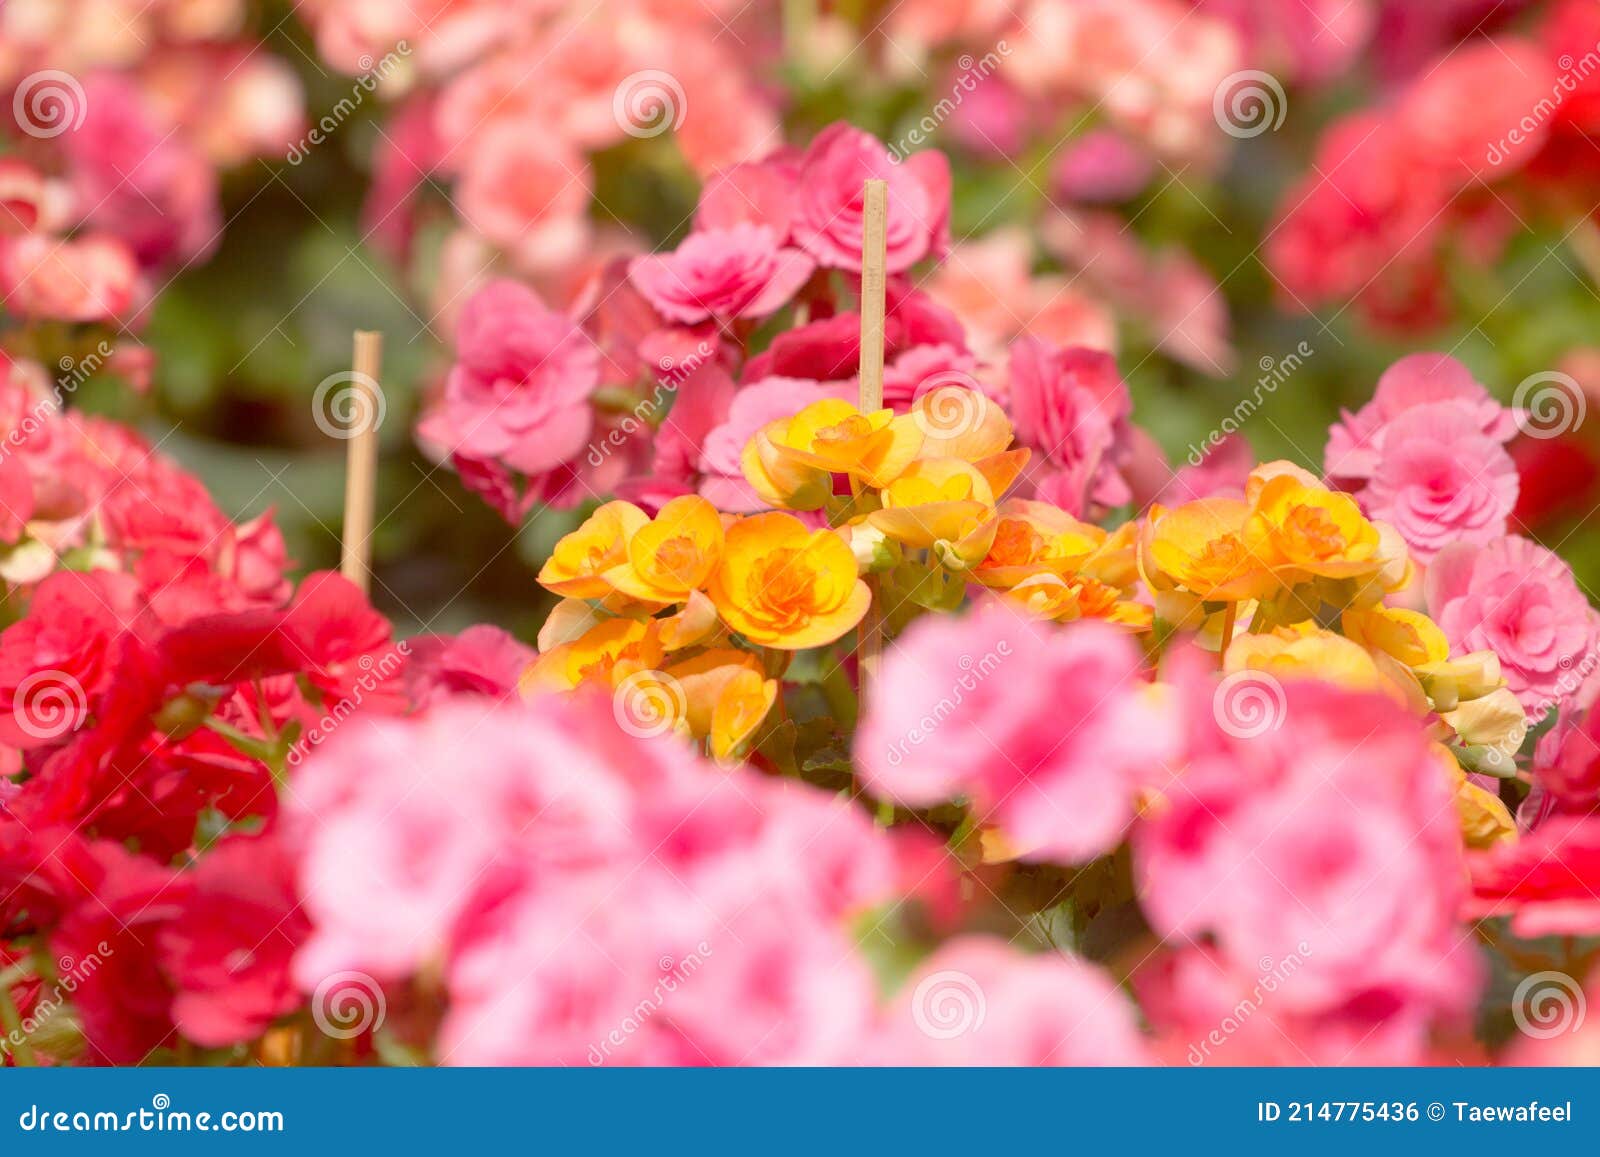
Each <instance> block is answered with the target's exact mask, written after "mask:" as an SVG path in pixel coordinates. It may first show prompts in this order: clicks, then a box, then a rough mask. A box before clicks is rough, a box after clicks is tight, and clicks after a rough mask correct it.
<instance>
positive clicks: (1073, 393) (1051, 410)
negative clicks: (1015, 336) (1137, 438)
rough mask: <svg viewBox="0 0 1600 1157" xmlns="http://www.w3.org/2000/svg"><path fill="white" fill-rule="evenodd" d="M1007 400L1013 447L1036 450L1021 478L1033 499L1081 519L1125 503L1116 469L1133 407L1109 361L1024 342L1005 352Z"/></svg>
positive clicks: (1124, 454) (1114, 365) (1124, 452)
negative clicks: (1008, 356) (1013, 429)
mask: <svg viewBox="0 0 1600 1157" xmlns="http://www.w3.org/2000/svg"><path fill="white" fill-rule="evenodd" d="M1008 392H1009V398H1010V403H1011V416H1012V420H1013V421H1014V423H1015V425H1016V434H1017V442H1018V444H1020V445H1023V446H1029V447H1032V448H1033V450H1034V456H1033V458H1032V459H1030V460H1029V463H1028V468H1027V470H1026V472H1025V474H1024V477H1025V478H1026V479H1027V480H1029V481H1031V482H1032V483H1033V485H1034V488H1035V492H1036V496H1037V497H1039V498H1040V499H1042V500H1044V501H1046V502H1051V503H1054V504H1055V505H1057V506H1059V507H1061V508H1062V509H1063V510H1065V511H1067V513H1069V514H1071V515H1073V516H1074V517H1079V518H1083V517H1089V516H1091V515H1092V514H1093V513H1094V512H1096V511H1099V510H1106V509H1110V508H1112V507H1116V506H1121V505H1122V504H1123V503H1125V502H1127V501H1128V499H1129V498H1130V497H1131V493H1130V491H1129V489H1128V485H1127V482H1126V481H1125V480H1124V479H1123V477H1122V474H1121V472H1120V466H1121V465H1122V463H1123V462H1124V461H1125V460H1126V457H1127V452H1128V434H1127V431H1128V417H1129V415H1130V413H1131V412H1132V409H1133V400H1132V398H1131V397H1130V396H1129V394H1128V387H1127V384H1126V383H1125V382H1123V380H1122V375H1121V374H1119V373H1118V372H1117V363H1116V359H1115V358H1113V357H1112V356H1111V355H1110V354H1107V353H1103V352H1101V351H1099V350H1091V349H1085V348H1083V347H1076V348H1072V349H1064V350H1063V349H1054V348H1052V347H1050V346H1049V345H1046V344H1045V343H1044V342H1041V341H1038V340H1036V339H1033V338H1024V339H1022V340H1020V341H1017V342H1015V343H1013V345H1012V347H1011V371H1010V384H1009V391H1008Z"/></svg>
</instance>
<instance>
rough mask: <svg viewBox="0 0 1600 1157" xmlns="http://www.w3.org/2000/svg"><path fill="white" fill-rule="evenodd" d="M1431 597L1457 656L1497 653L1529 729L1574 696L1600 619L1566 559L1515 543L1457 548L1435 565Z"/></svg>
mask: <svg viewBox="0 0 1600 1157" xmlns="http://www.w3.org/2000/svg"><path fill="white" fill-rule="evenodd" d="M1426 589H1427V599H1428V613H1429V615H1431V616H1432V618H1433V620H1434V621H1435V622H1436V623H1438V624H1439V626H1440V627H1442V628H1443V629H1444V633H1445V634H1446V635H1447V636H1448V637H1449V639H1450V645H1451V648H1452V650H1454V651H1455V652H1457V653H1464V652H1471V651H1492V652H1493V653H1494V654H1495V655H1496V656H1497V657H1498V659H1499V661H1500V669H1501V670H1502V671H1503V672H1504V674H1505V679H1506V685H1507V686H1509V687H1510V688H1511V690H1512V691H1513V692H1515V693H1516V696H1517V699H1518V700H1519V701H1520V702H1521V703H1522V706H1523V707H1524V708H1525V709H1526V710H1527V712H1528V717H1529V721H1530V723H1534V722H1537V721H1538V720H1540V719H1542V718H1543V717H1544V716H1545V715H1547V714H1548V713H1549V712H1550V711H1551V710H1552V709H1554V708H1557V707H1560V706H1561V705H1562V704H1564V703H1567V702H1569V701H1571V700H1572V699H1573V698H1574V697H1575V696H1576V694H1577V692H1578V690H1579V689H1580V687H1581V685H1582V680H1583V672H1585V671H1587V670H1589V669H1590V668H1591V667H1592V666H1593V657H1594V653H1595V649H1596V647H1597V646H1600V615H1597V614H1596V612H1595V610H1594V608H1593V607H1591V606H1590V605H1589V600H1588V599H1587V598H1585V597H1584V594H1583V592H1582V591H1581V590H1580V589H1579V588H1578V584H1577V582H1576V581H1575V580H1574V579H1573V577H1572V568H1571V567H1569V566H1568V565H1567V564H1566V563H1565V562H1563V561H1562V560H1561V559H1560V558H1558V557H1556V556H1555V555H1554V554H1552V553H1551V552H1550V551H1548V550H1546V549H1545V548H1544V547H1542V546H1539V545H1538V544H1537V543H1534V542H1530V541H1529V540H1528V539H1525V538H1520V537H1518V536H1516V535H1509V536H1507V537H1504V538H1496V539H1493V540H1491V541H1489V542H1487V543H1483V544H1473V543H1459V544H1457V545H1454V546H1447V547H1445V548H1444V550H1442V551H1441V552H1440V553H1439V555H1438V557H1437V558H1435V559H1434V561H1433V565H1432V566H1430V567H1429V568H1428V574H1427V586H1426Z"/></svg>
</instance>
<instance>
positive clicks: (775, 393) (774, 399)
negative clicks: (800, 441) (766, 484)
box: [699, 378, 855, 514]
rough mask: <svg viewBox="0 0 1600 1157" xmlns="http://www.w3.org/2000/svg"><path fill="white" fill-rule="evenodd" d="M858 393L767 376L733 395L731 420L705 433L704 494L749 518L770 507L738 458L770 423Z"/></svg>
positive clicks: (831, 384)
mask: <svg viewBox="0 0 1600 1157" xmlns="http://www.w3.org/2000/svg"><path fill="white" fill-rule="evenodd" d="M854 393H855V390H854V388H853V387H852V386H850V385H849V384H848V383H839V382H812V381H806V380H804V379H801V378H764V379H762V380H761V381H759V382H754V383H752V384H750V385H748V386H744V387H742V388H741V389H740V390H739V392H738V393H736V394H734V396H733V402H732V404H731V405H730V406H729V407H728V413H727V417H726V418H725V419H724V420H723V421H722V422H721V423H719V424H718V425H716V426H714V427H713V428H712V429H711V430H710V432H709V433H707V434H706V437H705V441H704V443H703V444H702V449H701V453H700V463H699V466H700V472H701V480H700V494H701V496H702V497H704V498H705V499H706V500H707V501H709V502H710V503H711V504H712V505H713V506H715V507H716V508H717V509H718V510H726V511H728V512H729V513H731V514H749V513H752V512H754V511H757V510H765V509H766V503H764V502H763V501H762V500H761V498H760V497H759V496H758V495H757V494H756V492H755V491H754V490H752V489H751V488H750V483H748V482H747V481H745V477H744V471H743V470H742V469H741V468H740V465H739V456H740V455H741V454H742V453H743V452H744V448H745V446H746V445H747V444H748V443H749V441H750V439H751V438H752V437H754V436H755V432H756V431H757V430H759V429H761V427H763V426H765V425H766V424H767V423H768V422H776V421H777V420H778V419H779V418H792V417H793V416H794V415H796V414H798V413H799V412H800V411H801V410H803V409H805V408H806V407H807V406H809V405H810V404H811V403H812V402H820V401H822V400H823V399H824V398H841V399H846V400H848V399H849V398H851V397H852V396H853V395H854Z"/></svg>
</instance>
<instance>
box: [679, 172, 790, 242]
mask: <svg viewBox="0 0 1600 1157" xmlns="http://www.w3.org/2000/svg"><path fill="white" fill-rule="evenodd" d="M799 178H800V155H799V153H795V152H791V151H789V150H783V151H781V152H779V153H777V154H774V155H773V156H770V157H768V158H766V159H765V160H762V161H751V162H748V163H746V164H742V165H734V166H733V167H732V168H728V169H720V170H718V171H717V172H715V173H713V174H712V175H711V176H710V177H708V178H707V179H706V183H705V187H704V188H702V189H701V190H700V204H699V206H698V207H697V208H696V209H695V214H694V227H695V228H696V229H731V228H732V227H733V226H735V225H763V226H765V227H767V228H768V229H771V230H772V232H773V235H774V237H775V238H776V239H777V241H778V242H779V243H780V244H782V243H786V242H787V241H788V240H789V236H790V229H791V225H792V223H793V221H794V208H795V201H796V197H797V193H796V184H797V182H798V181H799Z"/></svg>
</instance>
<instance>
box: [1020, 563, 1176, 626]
mask: <svg viewBox="0 0 1600 1157" xmlns="http://www.w3.org/2000/svg"><path fill="white" fill-rule="evenodd" d="M1002 597H1003V598H1005V599H1006V600H1008V601H1009V602H1014V603H1017V604H1018V605H1020V606H1021V607H1023V608H1024V609H1025V610H1026V611H1027V612H1028V613H1029V614H1031V615H1034V616H1036V617H1038V618H1042V619H1054V620H1056V621H1057V622H1060V623H1070V622H1073V621H1075V620H1077V619H1104V620H1105V621H1106V622H1109V623H1117V624H1119V625H1121V626H1125V627H1130V628H1132V629H1133V630H1136V631H1147V630H1149V629H1150V627H1151V626H1152V625H1153V623H1154V619H1155V609H1154V608H1153V607H1149V606H1145V605H1144V604H1143V603H1137V602H1133V601H1132V600H1129V599H1126V598H1124V597H1123V592H1122V591H1120V590H1118V589H1117V588H1116V587H1114V586H1111V585H1110V584H1108V583H1103V582H1101V581H1100V580H1099V579H1096V578H1091V577H1090V576H1088V575H1082V574H1079V575H1071V576H1069V577H1067V578H1061V577H1060V576H1058V575H1053V574H1036V575H1033V576H1032V577H1030V578H1025V579H1023V580H1022V581H1021V582H1019V583H1018V584H1017V585H1016V586H1014V587H1012V588H1011V589H1010V590H1008V591H1006V592H1005V593H1004V594H1003V595H1002Z"/></svg>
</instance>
